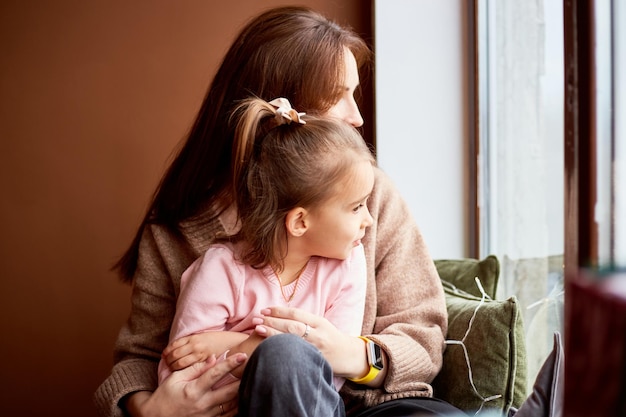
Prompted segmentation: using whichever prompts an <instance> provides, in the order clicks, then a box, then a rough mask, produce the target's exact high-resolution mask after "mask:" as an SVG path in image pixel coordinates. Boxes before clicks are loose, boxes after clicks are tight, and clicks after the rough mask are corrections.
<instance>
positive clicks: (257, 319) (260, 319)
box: [252, 317, 263, 326]
mask: <svg viewBox="0 0 626 417" xmlns="http://www.w3.org/2000/svg"><path fill="white" fill-rule="evenodd" d="M252 324H254V325H255V326H256V325H258V324H263V319H262V318H260V317H255V318H253V319H252Z"/></svg>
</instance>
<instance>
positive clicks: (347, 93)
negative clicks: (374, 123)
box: [327, 49, 363, 127]
mask: <svg viewBox="0 0 626 417" xmlns="http://www.w3.org/2000/svg"><path fill="white" fill-rule="evenodd" d="M344 64H345V66H346V68H345V76H344V79H345V85H342V86H341V87H340V88H341V98H340V99H339V101H338V102H337V103H335V105H334V106H332V107H331V108H330V110H328V113H327V115H328V116H332V117H337V118H339V119H341V120H343V121H344V122H347V123H350V124H351V125H352V126H354V127H361V126H363V117H362V116H361V112H360V111H359V106H358V105H357V104H356V101H355V100H354V92H355V91H356V89H357V87H358V86H359V71H358V68H357V65H356V59H354V55H353V54H352V52H350V50H348V49H346V56H345V59H344Z"/></svg>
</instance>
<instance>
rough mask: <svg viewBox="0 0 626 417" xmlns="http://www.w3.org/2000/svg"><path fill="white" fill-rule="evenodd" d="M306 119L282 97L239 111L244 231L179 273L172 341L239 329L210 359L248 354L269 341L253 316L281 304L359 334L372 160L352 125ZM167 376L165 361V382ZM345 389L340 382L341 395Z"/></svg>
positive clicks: (236, 153)
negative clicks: (363, 242)
mask: <svg viewBox="0 0 626 417" xmlns="http://www.w3.org/2000/svg"><path fill="white" fill-rule="evenodd" d="M303 115H304V114H303V113H297V112H296V111H295V110H293V109H292V108H291V105H290V104H289V102H288V101H287V100H286V99H284V98H280V99H276V100H273V101H271V102H270V103H267V102H265V101H263V100H261V99H258V98H252V99H248V100H245V101H244V102H243V103H242V104H241V105H239V106H238V107H237V108H236V110H235V113H234V117H233V120H234V123H236V129H235V138H234V142H233V152H232V156H231V158H232V165H231V166H232V167H233V168H232V169H233V178H235V179H236V181H235V182H234V185H233V187H234V189H233V190H232V192H233V195H235V196H236V205H237V210H238V213H239V219H238V224H236V225H235V227H237V228H238V231H237V232H236V233H235V234H233V235H231V236H223V237H221V238H218V239H217V243H215V244H213V245H212V246H211V247H209V249H208V250H207V251H206V252H205V253H204V255H203V256H201V257H200V258H199V259H198V260H196V261H195V262H194V263H193V264H192V265H191V266H190V267H189V268H188V269H187V270H186V271H185V273H184V274H183V276H182V279H181V292H180V295H179V298H178V303H177V306H176V315H175V317H174V322H173V324H172V330H171V333H170V341H173V340H176V339H178V338H180V337H184V336H189V335H191V334H196V333H200V332H206V331H229V332H237V333H242V334H246V335H249V337H247V338H245V339H244V340H242V341H241V343H239V344H236V345H234V346H232V347H230V348H229V349H228V350H227V351H225V352H221V351H220V352H206V357H208V356H209V354H211V353H215V354H222V357H223V358H225V357H226V353H228V352H230V353H236V352H244V353H247V354H248V355H250V354H251V353H252V351H253V350H254V349H255V348H256V345H257V344H258V343H259V342H260V341H261V340H263V339H262V338H260V337H258V336H256V335H254V329H255V322H254V319H255V318H256V317H258V316H259V315H260V312H261V311H262V310H263V309H265V308H268V307H272V306H276V305H286V306H290V307H298V308H301V309H303V310H305V311H308V312H310V313H313V314H316V315H319V316H323V317H325V318H326V319H328V320H329V321H330V322H331V323H333V324H334V325H335V326H336V327H337V328H338V329H339V330H340V331H342V332H344V333H346V334H350V335H353V336H358V335H360V332H361V326H362V322H363V311H364V306H365V288H366V283H367V275H366V268H365V254H364V252H363V246H362V245H361V239H362V238H363V236H364V234H365V229H366V228H367V227H369V226H370V225H371V224H372V217H371V216H370V214H369V211H368V209H367V206H366V201H367V198H368V196H369V194H370V193H371V191H372V188H373V186H374V171H373V165H374V163H375V162H374V159H373V157H372V154H371V152H370V151H369V149H368V148H367V146H366V145H365V142H364V141H363V139H362V138H361V136H360V135H359V133H358V132H357V131H356V130H355V129H354V128H353V127H352V126H350V125H348V124H347V123H345V122H342V121H339V120H331V119H328V118H327V119H320V118H307V121H306V122H305V121H304V120H303V119H302V116H303ZM309 331H310V327H307V328H306V329H305V332H304V333H303V334H302V336H303V337H305V338H306V337H307V336H308V333H309ZM228 336H229V335H226V337H228ZM227 347H228V346H227V345H226V346H224V350H226V348H227ZM170 373H171V370H170V368H169V367H168V365H167V363H166V362H165V360H161V362H160V364H159V380H160V381H161V382H162V381H163V380H165V378H166V377H167V376H169V374H170ZM234 374H235V375H240V374H241V370H235V371H234ZM227 382H231V380H229V378H226V379H224V380H223V381H220V383H218V384H217V385H218V386H220V385H223V384H224V383H227ZM343 382H344V380H343V378H335V379H334V383H335V387H336V389H339V388H341V386H342V385H343Z"/></svg>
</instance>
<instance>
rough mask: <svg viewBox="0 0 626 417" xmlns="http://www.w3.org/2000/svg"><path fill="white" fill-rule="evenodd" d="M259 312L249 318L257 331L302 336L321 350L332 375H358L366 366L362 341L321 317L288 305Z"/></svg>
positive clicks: (363, 372) (355, 376) (266, 334)
mask: <svg viewBox="0 0 626 417" xmlns="http://www.w3.org/2000/svg"><path fill="white" fill-rule="evenodd" d="M261 314H262V316H261V317H258V318H254V319H253V321H252V323H253V324H256V325H257V326H256V328H255V332H256V333H257V334H259V335H261V336H265V337H270V336H274V335H276V334H279V333H292V334H295V335H298V336H301V337H304V338H305V339H306V340H307V341H309V342H310V343H311V344H313V345H314V346H315V347H317V348H318V349H319V350H320V352H322V355H323V356H324V358H325V359H326V360H327V361H328V363H330V366H331V367H332V368H333V372H334V373H335V375H337V376H343V377H347V378H359V377H361V376H363V375H365V374H366V373H367V371H368V369H369V366H368V365H367V357H366V352H365V344H364V343H363V341H362V340H361V339H359V338H358V337H355V336H348V335H346V334H344V333H342V332H341V331H339V330H338V329H337V328H336V327H335V326H334V325H333V324H332V323H331V322H329V321H328V320H327V319H325V318H324V317H320V316H317V315H315V314H311V313H308V312H306V311H303V310H300V309H297V308H289V307H272V308H267V309H264V310H261ZM307 325H308V327H307Z"/></svg>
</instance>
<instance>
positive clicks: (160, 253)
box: [94, 226, 197, 417]
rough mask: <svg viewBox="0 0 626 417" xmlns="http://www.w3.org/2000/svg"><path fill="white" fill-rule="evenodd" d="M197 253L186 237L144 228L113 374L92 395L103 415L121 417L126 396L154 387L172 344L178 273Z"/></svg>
mask: <svg viewBox="0 0 626 417" xmlns="http://www.w3.org/2000/svg"><path fill="white" fill-rule="evenodd" d="M196 257H197V252H196V251H195V250H193V249H191V246H190V245H189V244H188V243H187V241H186V240H185V239H183V238H182V237H178V236H175V235H173V234H171V233H169V232H168V231H166V229H165V228H163V227H160V226H146V228H145V229H144V232H143V235H142V238H141V243H140V249H139V259H138V265H137V271H136V273H135V276H134V277H133V286H132V295H131V311H130V315H129V317H128V320H127V322H126V323H125V324H124V326H123V327H122V328H121V330H120V332H119V335H118V338H117V341H116V343H115V348H114V366H113V368H112V370H111V374H110V375H109V377H108V378H107V379H106V380H105V381H104V382H103V383H102V384H101V385H100V386H99V387H98V389H97V390H96V392H95V394H94V403H95V405H96V409H97V410H98V413H99V415H101V416H115V417H118V416H119V417H121V416H123V414H124V413H123V411H122V409H121V408H120V407H119V401H120V400H121V399H122V398H123V397H124V396H125V395H127V394H129V393H132V392H136V391H154V390H155V389H156V387H157V366H158V362H159V359H160V357H161V352H162V351H163V349H164V348H165V346H166V345H167V343H168V336H169V330H170V325H171V322H172V319H173V317H174V312H175V310H176V297H177V295H178V289H179V286H180V275H181V274H182V271H184V269H185V268H186V266H187V265H189V264H190V263H191V262H192V261H193V260H194V259H195V258H196Z"/></svg>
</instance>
